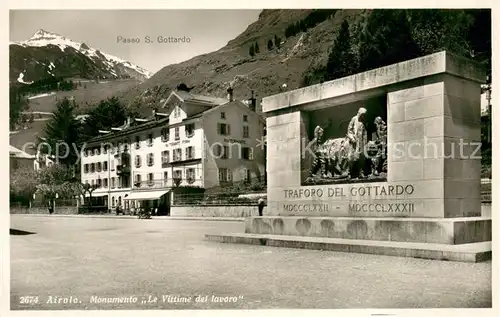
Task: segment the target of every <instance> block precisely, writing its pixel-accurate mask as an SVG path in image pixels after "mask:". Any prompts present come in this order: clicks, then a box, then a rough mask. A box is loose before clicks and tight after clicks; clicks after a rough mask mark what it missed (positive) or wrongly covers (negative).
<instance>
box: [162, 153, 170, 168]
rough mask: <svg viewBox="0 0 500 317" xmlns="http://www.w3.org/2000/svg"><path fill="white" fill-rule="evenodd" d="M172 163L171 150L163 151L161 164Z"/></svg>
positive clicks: (164, 165) (163, 165)
mask: <svg viewBox="0 0 500 317" xmlns="http://www.w3.org/2000/svg"><path fill="white" fill-rule="evenodd" d="M168 163H170V151H163V152H161V166H162V167H166V165H167V164H168Z"/></svg>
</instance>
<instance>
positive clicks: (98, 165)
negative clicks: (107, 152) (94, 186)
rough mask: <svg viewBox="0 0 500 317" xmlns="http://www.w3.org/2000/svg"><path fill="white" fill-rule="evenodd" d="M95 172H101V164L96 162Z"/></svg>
mask: <svg viewBox="0 0 500 317" xmlns="http://www.w3.org/2000/svg"><path fill="white" fill-rule="evenodd" d="M97 171H98V172H101V171H102V163H101V162H98V163H97Z"/></svg>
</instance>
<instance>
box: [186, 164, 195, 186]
mask: <svg viewBox="0 0 500 317" xmlns="http://www.w3.org/2000/svg"><path fill="white" fill-rule="evenodd" d="M195 178H196V173H195V169H194V168H188V169H186V180H187V182H188V184H192V183H194V181H195Z"/></svg>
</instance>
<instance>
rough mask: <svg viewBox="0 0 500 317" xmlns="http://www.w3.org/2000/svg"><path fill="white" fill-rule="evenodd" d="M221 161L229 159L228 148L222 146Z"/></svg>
mask: <svg viewBox="0 0 500 317" xmlns="http://www.w3.org/2000/svg"><path fill="white" fill-rule="evenodd" d="M221 158H222V159H224V160H227V159H228V158H229V146H227V145H224V151H223V152H222V157H221Z"/></svg>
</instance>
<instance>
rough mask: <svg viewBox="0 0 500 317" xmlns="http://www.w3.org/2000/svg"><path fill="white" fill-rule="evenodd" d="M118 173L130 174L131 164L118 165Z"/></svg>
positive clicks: (120, 174)
mask: <svg viewBox="0 0 500 317" xmlns="http://www.w3.org/2000/svg"><path fill="white" fill-rule="evenodd" d="M116 174H117V175H118V176H130V166H127V165H117V166H116Z"/></svg>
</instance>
